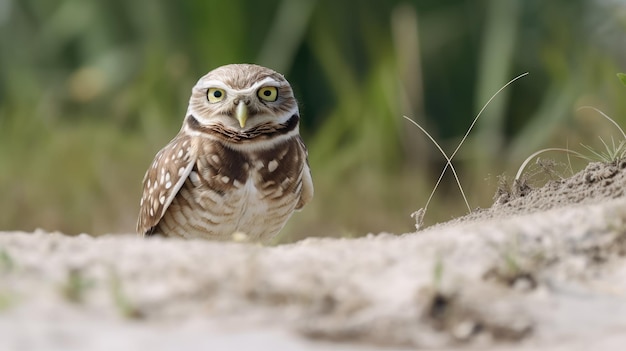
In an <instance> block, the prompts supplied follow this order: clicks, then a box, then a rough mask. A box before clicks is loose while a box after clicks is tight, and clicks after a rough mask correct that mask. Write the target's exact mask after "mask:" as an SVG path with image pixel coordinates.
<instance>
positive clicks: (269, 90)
mask: <svg viewBox="0 0 626 351" xmlns="http://www.w3.org/2000/svg"><path fill="white" fill-rule="evenodd" d="M256 94H257V95H258V96H259V98H260V99H261V100H265V101H269V102H272V101H276V99H278V89H276V87H263V88H261V89H259V91H258V92H257V93H256Z"/></svg>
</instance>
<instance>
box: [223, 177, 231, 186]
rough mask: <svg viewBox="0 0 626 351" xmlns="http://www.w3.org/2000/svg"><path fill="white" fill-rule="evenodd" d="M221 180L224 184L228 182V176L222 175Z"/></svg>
mask: <svg viewBox="0 0 626 351" xmlns="http://www.w3.org/2000/svg"><path fill="white" fill-rule="evenodd" d="M221 180H222V183H224V184H228V182H230V178H228V177H227V176H223V177H222V178H221Z"/></svg>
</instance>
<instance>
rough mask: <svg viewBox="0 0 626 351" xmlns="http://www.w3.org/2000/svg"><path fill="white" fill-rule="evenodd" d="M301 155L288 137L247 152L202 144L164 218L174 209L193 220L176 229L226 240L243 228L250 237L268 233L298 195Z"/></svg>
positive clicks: (277, 225)
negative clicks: (261, 148) (280, 141)
mask: <svg viewBox="0 0 626 351" xmlns="http://www.w3.org/2000/svg"><path fill="white" fill-rule="evenodd" d="M304 157H305V156H303V155H302V152H300V151H299V149H298V144H297V143H291V142H289V141H287V142H284V143H280V144H278V145H276V147H275V148H271V149H267V150H262V151H248V152H246V151H245V150H234V149H232V148H228V147H226V146H224V145H222V144H219V143H211V144H208V145H204V146H203V148H202V152H201V153H200V154H199V156H198V157H197V159H196V164H195V165H194V167H193V169H192V171H191V173H190V175H189V178H188V179H187V180H186V182H185V184H184V186H183V187H182V188H181V190H180V192H179V194H178V195H177V196H176V198H175V199H174V201H173V202H172V205H171V208H170V210H171V211H168V212H171V213H170V214H166V216H165V218H164V220H165V221H164V224H165V225H167V224H174V223H173V221H172V220H170V219H173V218H174V217H175V215H176V214H177V213H178V215H177V217H178V222H183V221H182V220H180V219H181V218H180V217H185V218H184V222H186V223H191V224H193V226H187V227H185V228H183V227H182V226H181V227H180V228H178V230H175V232H176V233H180V235H181V236H185V237H204V238H208V239H218V240H229V239H230V238H231V237H232V234H233V233H234V232H243V233H246V234H247V235H248V236H249V237H250V238H251V239H253V240H261V241H266V240H268V239H271V238H272V237H273V236H274V235H275V234H276V233H278V232H279V231H280V229H282V227H283V226H284V225H285V223H286V222H287V220H288V219H289V217H290V216H291V214H292V213H293V211H294V209H295V207H296V205H297V203H298V201H299V199H300V191H301V188H302V171H303V167H304V163H305V162H306V161H305V159H304ZM181 214H182V215H181ZM174 226H175V224H174ZM168 230H169V231H170V232H172V228H168Z"/></svg>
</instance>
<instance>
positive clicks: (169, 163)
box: [137, 64, 313, 241]
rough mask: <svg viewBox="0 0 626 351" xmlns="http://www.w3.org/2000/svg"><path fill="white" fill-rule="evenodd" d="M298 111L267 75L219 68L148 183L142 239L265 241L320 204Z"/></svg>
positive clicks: (196, 94) (198, 88) (201, 87)
mask: <svg viewBox="0 0 626 351" xmlns="http://www.w3.org/2000/svg"><path fill="white" fill-rule="evenodd" d="M299 120H300V115H299V112H298V105H297V102H296V100H295V98H294V96H293V91H292V90H291V86H290V85H289V83H288V82H287V81H286V80H285V78H284V77H283V76H282V75H281V74H279V73H276V72H274V71H272V70H270V69H268V68H265V67H261V66H257V65H247V64H236V65H227V66H222V67H219V68H217V69H215V70H213V71H211V72H209V73H208V74H207V75H205V76H204V77H202V78H201V79H200V80H199V81H198V83H197V84H196V85H195V86H194V87H193V90H192V95H191V98H190V100H189V108H188V110H187V114H186V117H185V120H184V122H183V126H182V128H181V130H180V132H179V133H178V135H177V136H176V137H175V138H174V139H173V140H172V141H171V142H170V143H169V144H168V145H166V146H165V147H164V148H163V149H162V150H161V151H159V152H158V153H157V155H156V156H155V159H154V161H153V163H152V165H151V166H150V167H149V168H148V171H147V172H146V175H145V177H144V181H143V196H142V198H141V209H140V213H139V220H138V222H137V231H138V232H139V233H140V234H142V235H152V234H161V235H165V236H180V237H185V238H205V239H214V240H229V239H231V237H232V234H233V233H235V232H243V233H245V234H247V235H248V237H250V238H252V239H254V240H260V241H267V240H269V239H271V238H272V237H274V236H275V235H276V234H277V233H278V232H279V231H280V229H282V227H283V226H284V225H285V223H286V222H287V220H288V219H289V217H290V216H291V214H292V213H293V211H294V210H299V209H301V208H302V207H303V206H304V205H305V204H306V203H307V202H309V201H310V200H311V198H312V197H313V183H312V180H311V174H310V170H309V166H308V161H307V151H306V147H305V146H304V143H303V142H302V139H301V138H300V134H299V130H298V128H299Z"/></svg>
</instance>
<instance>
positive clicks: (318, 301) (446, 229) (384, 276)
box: [0, 163, 626, 350]
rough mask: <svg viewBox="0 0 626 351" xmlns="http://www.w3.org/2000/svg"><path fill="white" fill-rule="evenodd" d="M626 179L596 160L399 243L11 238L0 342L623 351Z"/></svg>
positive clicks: (1, 290) (2, 273)
mask: <svg viewBox="0 0 626 351" xmlns="http://www.w3.org/2000/svg"><path fill="white" fill-rule="evenodd" d="M623 169H624V166H623V165H622V164H621V163H620V164H616V165H602V164H596V163H594V164H590V165H589V166H588V167H587V168H586V169H585V170H584V171H582V172H580V173H578V174H577V175H575V176H574V177H572V178H570V179H566V180H561V181H555V182H551V183H549V184H547V185H546V186H544V187H543V188H541V189H536V190H532V189H523V190H524V191H520V192H517V193H515V192H511V193H508V194H505V193H503V194H501V195H502V196H501V197H500V198H499V199H498V201H497V202H496V204H495V205H494V206H493V207H492V208H490V209H485V210H481V211H477V212H475V213H472V214H470V215H468V216H466V217H464V218H461V219H459V220H456V221H453V222H450V223H446V224H444V225H439V226H435V227H431V228H427V229H426V230H423V231H420V232H418V233H413V234H405V235H401V236H396V235H391V234H379V235H369V236H367V237H364V238H360V239H351V240H348V239H314V238H311V239H307V240H303V241H301V242H298V243H295V244H290V245H282V246H277V247H262V246H257V245H254V244H237V243H216V242H206V241H182V240H173V239H163V238H154V239H150V240H143V239H141V238H137V237H135V236H126V235H110V236H104V237H99V238H92V237H89V236H87V235H81V236H78V237H67V236H64V235H62V234H58V233H52V234H49V233H45V232H36V233H17V232H12V233H8V232H6V233H2V234H0V334H1V335H3V344H4V345H8V347H9V349H20V350H55V349H59V350H68V349H89V350H111V349H116V350H135V349H146V348H150V349H152V350H167V349H174V348H175V349H180V348H184V349H187V350H194V349H198V350H200V349H207V348H212V349H237V350H245V349H255V350H258V349H272V350H323V349H335V350H352V349H358V350H368V349H376V346H384V347H386V348H385V349H389V348H390V347H396V348H407V347H410V348H415V347H418V348H420V347H428V348H432V347H438V348H451V347H460V346H461V345H470V346H480V347H481V348H483V349H484V348H491V349H524V348H527V349H533V350H538V349H554V350H557V349H559V350H574V349H581V350H583V349H601V348H605V347H606V348H610V347H614V349H619V348H620V347H621V345H623V344H624V343H626V335H621V334H622V333H620V331H623V330H626V299H624V297H626V279H624V278H625V277H626V261H625V260H624V257H623V256H624V252H626V240H625V239H626V199H623V198H622V195H623V193H622V192H623V190H622V189H623V188H624V186H626V178H624V171H623ZM338 341H341V342H342V343H339V344H332V345H330V344H328V343H329V342H338Z"/></svg>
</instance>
